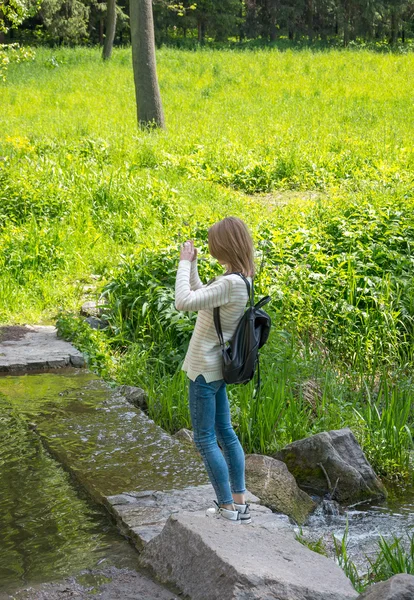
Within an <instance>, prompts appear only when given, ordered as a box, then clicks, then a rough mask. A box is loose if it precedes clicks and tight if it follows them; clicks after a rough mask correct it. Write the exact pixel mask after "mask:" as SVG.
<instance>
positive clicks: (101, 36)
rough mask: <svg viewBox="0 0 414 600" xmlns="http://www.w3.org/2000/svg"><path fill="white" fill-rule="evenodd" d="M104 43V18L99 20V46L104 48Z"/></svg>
mask: <svg viewBox="0 0 414 600" xmlns="http://www.w3.org/2000/svg"><path fill="white" fill-rule="evenodd" d="M103 43H104V20H103V19H102V17H100V18H99V45H100V46H103Z"/></svg>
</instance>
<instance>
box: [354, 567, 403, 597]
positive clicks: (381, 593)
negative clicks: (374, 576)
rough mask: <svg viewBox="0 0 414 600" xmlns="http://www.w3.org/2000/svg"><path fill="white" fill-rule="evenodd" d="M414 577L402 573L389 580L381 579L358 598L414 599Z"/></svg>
mask: <svg viewBox="0 0 414 600" xmlns="http://www.w3.org/2000/svg"><path fill="white" fill-rule="evenodd" d="M413 599H414V577H413V575H407V574H406V573H401V575H394V577H391V579H388V581H381V583H375V584H374V585H372V586H370V587H369V588H368V590H367V591H366V592H364V593H363V594H362V595H361V596H359V598H358V600H413Z"/></svg>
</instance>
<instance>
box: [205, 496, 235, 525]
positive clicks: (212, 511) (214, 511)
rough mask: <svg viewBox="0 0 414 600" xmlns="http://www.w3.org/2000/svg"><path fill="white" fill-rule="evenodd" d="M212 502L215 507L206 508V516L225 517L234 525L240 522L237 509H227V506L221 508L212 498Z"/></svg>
mask: <svg viewBox="0 0 414 600" xmlns="http://www.w3.org/2000/svg"><path fill="white" fill-rule="evenodd" d="M214 504H216V505H217V508H208V509H207V510H206V516H207V517H215V518H216V519H227V521H231V522H232V523H234V525H240V524H241V518H240V513H239V511H238V510H229V509H228V508H222V507H221V506H219V505H218V504H217V502H216V501H215V500H214Z"/></svg>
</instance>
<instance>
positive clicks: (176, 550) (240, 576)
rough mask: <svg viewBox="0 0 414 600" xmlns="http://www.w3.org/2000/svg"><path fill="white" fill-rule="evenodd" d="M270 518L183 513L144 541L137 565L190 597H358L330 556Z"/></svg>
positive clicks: (296, 599) (266, 599) (308, 599)
mask: <svg viewBox="0 0 414 600" xmlns="http://www.w3.org/2000/svg"><path fill="white" fill-rule="evenodd" d="M272 518H273V519H275V518H276V517H275V515H270V519H269V522H268V523H267V524H265V523H260V522H258V523H256V524H255V523H254V522H253V523H252V524H251V525H234V524H232V523H227V522H225V521H223V520H222V519H215V518H214V517H212V518H209V517H206V516H205V514H204V512H197V513H188V512H181V513H179V514H177V515H173V516H171V517H170V518H169V519H168V521H167V523H166V525H165V527H164V529H163V531H162V533H161V534H160V535H159V536H157V537H155V538H154V539H153V540H151V541H150V542H149V543H148V544H147V545H146V547H145V548H144V551H143V553H142V555H141V564H142V565H143V566H145V567H148V568H151V569H152V570H153V571H154V572H155V573H156V575H157V577H158V578H159V579H160V580H161V581H163V582H165V583H170V584H174V585H177V586H178V588H179V589H181V590H182V592H183V593H184V594H187V595H188V596H189V597H190V598H191V600H271V599H273V600H351V599H355V598H357V596H358V594H357V593H356V592H355V590H354V589H353V587H352V585H351V583H350V581H349V580H348V579H347V577H346V576H345V574H344V573H343V571H342V570H341V569H340V568H339V567H338V566H337V565H336V564H335V563H334V562H333V561H331V560H329V559H328V558H326V557H324V556H321V555H320V554H316V553H314V552H312V551H311V550H309V549H308V548H307V547H305V546H303V545H302V544H300V543H299V542H297V541H296V540H295V539H294V537H293V534H292V533H291V532H288V531H286V530H285V529H281V528H280V527H278V526H277V525H276V526H273V527H272V521H271V519H272ZM273 523H274V521H273Z"/></svg>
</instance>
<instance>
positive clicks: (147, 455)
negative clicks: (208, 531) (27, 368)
mask: <svg viewBox="0 0 414 600" xmlns="http://www.w3.org/2000/svg"><path fill="white" fill-rule="evenodd" d="M36 382H38V385H36ZM3 387H5V388H7V389H8V393H9V394H10V395H14V402H15V403H16V404H17V403H18V404H19V406H21V407H22V414H23V411H24V408H25V406H28V407H29V408H30V411H29V412H30V415H29V418H30V420H31V421H32V423H33V428H34V429H35V431H36V433H37V434H38V435H39V436H40V437H41V439H42V441H43V443H44V444H45V445H46V446H47V448H48V449H49V451H50V452H51V454H52V455H53V456H54V457H55V458H56V459H57V460H59V462H60V463H61V464H62V465H63V466H64V467H65V468H66V469H67V470H68V471H69V472H70V473H71V474H72V475H73V477H74V478H75V479H76V480H77V481H78V482H79V483H80V484H81V485H82V486H83V488H84V489H85V490H86V492H88V494H89V495H90V496H91V497H92V498H93V499H94V500H96V501H97V502H100V503H102V502H103V501H104V498H105V497H106V496H113V495H115V494H122V492H124V491H128V490H135V491H144V490H148V489H156V490H170V489H180V488H185V487H187V486H189V485H197V484H204V483H206V482H207V474H206V472H205V469H204V465H203V464H202V461H201V459H200V457H199V456H198V454H197V452H196V450H195V448H193V447H190V446H188V445H185V444H182V443H181V442H179V441H178V440H176V439H174V438H173V437H172V436H170V435H168V434H167V433H166V432H165V431H164V430H163V429H161V428H160V427H158V425H156V424H155V423H154V422H153V421H152V420H151V419H149V418H148V417H147V415H146V414H145V413H143V412H142V411H141V410H140V409H138V408H136V407H133V406H131V404H130V403H129V402H128V401H127V400H126V398H124V397H123V396H122V395H121V394H119V392H118V391H117V390H113V389H111V387H110V386H109V385H107V384H106V383H104V382H103V381H101V380H99V379H97V378H96V376H95V375H93V374H91V373H87V372H78V373H73V374H69V373H60V372H56V373H47V374H41V375H30V376H23V377H22V378H21V379H19V378H14V379H13V378H12V377H9V378H8V377H7V376H6V377H5V378H2V379H1V380H0V391H1V389H2V388H3Z"/></svg>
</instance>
